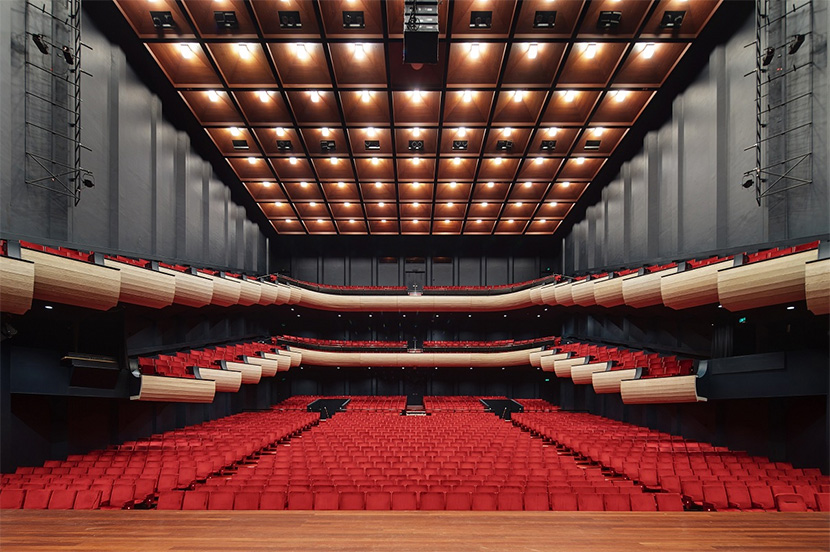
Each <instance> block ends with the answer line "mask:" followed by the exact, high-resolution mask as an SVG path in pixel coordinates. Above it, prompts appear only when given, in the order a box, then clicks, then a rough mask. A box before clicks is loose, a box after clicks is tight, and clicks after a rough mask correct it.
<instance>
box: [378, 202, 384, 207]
mask: <svg viewBox="0 0 830 552" xmlns="http://www.w3.org/2000/svg"><path fill="white" fill-rule="evenodd" d="M378 207H386V204H385V203H384V202H382V201H381V202H380V203H378Z"/></svg>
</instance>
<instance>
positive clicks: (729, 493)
mask: <svg viewBox="0 0 830 552" xmlns="http://www.w3.org/2000/svg"><path fill="white" fill-rule="evenodd" d="M725 487H726V500H727V502H728V503H729V507H730V508H738V509H739V510H751V509H752V498H750V496H749V489H747V487H746V485H744V484H742V483H731V482H727V483H726V484H725Z"/></svg>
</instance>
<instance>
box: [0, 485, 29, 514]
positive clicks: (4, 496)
mask: <svg viewBox="0 0 830 552" xmlns="http://www.w3.org/2000/svg"><path fill="white" fill-rule="evenodd" d="M25 498H26V491H24V490H23V489H3V490H2V491H0V509H3V510H18V509H20V508H22V507H23V500H24V499H25Z"/></svg>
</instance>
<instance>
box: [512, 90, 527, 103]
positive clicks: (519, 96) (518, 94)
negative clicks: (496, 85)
mask: <svg viewBox="0 0 830 552" xmlns="http://www.w3.org/2000/svg"><path fill="white" fill-rule="evenodd" d="M524 99H525V92H524V90H515V91H514V92H513V101H514V102H520V101H522V100H524Z"/></svg>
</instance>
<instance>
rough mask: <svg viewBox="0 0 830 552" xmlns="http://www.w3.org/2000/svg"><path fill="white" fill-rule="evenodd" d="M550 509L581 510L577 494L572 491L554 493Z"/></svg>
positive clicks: (562, 510) (561, 510)
mask: <svg viewBox="0 0 830 552" xmlns="http://www.w3.org/2000/svg"><path fill="white" fill-rule="evenodd" d="M550 509H551V510H554V511H557V512H576V511H577V510H579V506H578V503H577V499H576V495H575V494H571V493H552V494H551V495H550Z"/></svg>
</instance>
